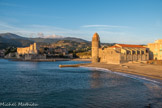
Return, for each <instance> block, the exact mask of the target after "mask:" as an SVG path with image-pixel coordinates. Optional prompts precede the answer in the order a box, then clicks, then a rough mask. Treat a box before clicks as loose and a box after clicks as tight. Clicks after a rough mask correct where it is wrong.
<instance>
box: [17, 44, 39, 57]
mask: <svg viewBox="0 0 162 108" xmlns="http://www.w3.org/2000/svg"><path fill="white" fill-rule="evenodd" d="M38 50H39V48H38V46H37V44H36V43H34V44H30V46H29V47H24V48H17V53H18V55H25V54H38Z"/></svg>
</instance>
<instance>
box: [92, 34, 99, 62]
mask: <svg viewBox="0 0 162 108" xmlns="http://www.w3.org/2000/svg"><path fill="white" fill-rule="evenodd" d="M99 48H100V37H99V35H98V34H97V33H95V34H94V35H93V37H92V63H97V62H99Z"/></svg>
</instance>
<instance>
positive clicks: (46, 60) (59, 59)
mask: <svg viewBox="0 0 162 108" xmlns="http://www.w3.org/2000/svg"><path fill="white" fill-rule="evenodd" d="M0 59H8V60H11V61H27V62H56V61H91V59H80V58H74V59H71V58H52V59H32V60H24V59H18V58H0Z"/></svg>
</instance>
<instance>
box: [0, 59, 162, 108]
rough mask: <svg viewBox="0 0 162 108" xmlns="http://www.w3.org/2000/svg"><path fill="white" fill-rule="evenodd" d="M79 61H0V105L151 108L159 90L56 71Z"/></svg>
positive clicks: (160, 101) (96, 74)
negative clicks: (13, 103) (11, 103)
mask: <svg viewBox="0 0 162 108" xmlns="http://www.w3.org/2000/svg"><path fill="white" fill-rule="evenodd" d="M76 63H83V62H79V61H59V62H20V61H7V60H4V59H0V102H34V103H37V104H39V106H38V108H45V107H47V108H50V107H51V108H60V107H66V108H76V107H80V108H89V107H92V108H102V107H103V108H144V107H146V106H148V105H151V107H153V108H160V107H161V106H162V87H161V86H159V85H157V84H154V83H150V82H148V81H142V80H136V79H132V78H129V77H125V76H121V75H118V74H113V73H110V72H103V71H100V70H96V69H89V68H59V64H76Z"/></svg>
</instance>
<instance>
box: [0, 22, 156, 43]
mask: <svg viewBox="0 0 162 108" xmlns="http://www.w3.org/2000/svg"><path fill="white" fill-rule="evenodd" d="M86 27H114V28H113V29H112V30H109V29H91V28H89V29H85V28H86ZM118 27H123V26H108V25H104V26H103V25H102V26H101V25H100V26H99V25H98V26H96V25H95V26H94V25H93V26H92V25H91V26H85V28H78V29H66V28H60V27H55V26H47V25H34V24H33V25H21V26H16V25H13V24H9V23H7V22H0V33H5V32H11V33H15V34H18V35H20V36H24V37H30V38H31V37H43V38H57V37H78V38H82V39H86V40H89V41H91V39H92V36H93V34H94V33H95V32H98V34H99V35H100V39H101V42H105V43H129V44H130V43H132V44H137V43H138V44H144V43H147V41H146V39H145V38H144V37H143V38H142V36H141V38H140V41H139V40H138V38H139V36H138V35H137V34H135V33H133V32H131V31H129V30H128V28H126V29H122V30H117V28H118ZM147 40H148V39H147ZM149 40H154V39H153V38H150V39H149ZM148 42H149V41H148Z"/></svg>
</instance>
